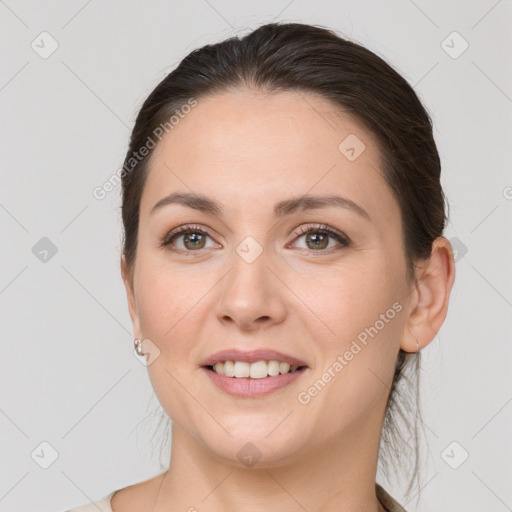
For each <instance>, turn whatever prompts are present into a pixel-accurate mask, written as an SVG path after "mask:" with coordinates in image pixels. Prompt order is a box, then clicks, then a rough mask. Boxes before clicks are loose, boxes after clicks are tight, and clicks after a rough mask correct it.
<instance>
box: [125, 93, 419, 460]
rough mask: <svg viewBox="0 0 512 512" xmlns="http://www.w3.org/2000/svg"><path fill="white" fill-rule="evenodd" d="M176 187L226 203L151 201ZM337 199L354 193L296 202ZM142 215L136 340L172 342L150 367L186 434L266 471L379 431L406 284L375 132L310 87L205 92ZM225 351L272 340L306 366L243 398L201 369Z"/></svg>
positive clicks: (150, 184)
mask: <svg viewBox="0 0 512 512" xmlns="http://www.w3.org/2000/svg"><path fill="white" fill-rule="evenodd" d="M363 144H364V146H363ZM177 193H179V194H185V195H188V194H195V195H201V196H206V197H207V198H208V200H209V201H211V202H214V203H216V205H218V209H219V211H215V210H213V209H211V208H209V209H206V210H204V211H203V210H201V209H196V208H192V207H191V206H186V205H185V204H180V203H177V202H170V203H168V204H164V205H162V206H160V207H158V208H156V209H154V210H152V209H153V207H154V206H155V205H156V204H157V203H158V202H159V201H161V200H162V199H163V198H165V197H167V196H169V195H170V194H177ZM331 196H338V197H341V198H344V200H338V201H337V202H336V201H333V202H331V203H326V204H324V205H320V204H319V203H318V204H314V203H313V201H311V202H305V203H302V207H300V206H298V207H297V205H296V207H295V208H294V207H292V206H293V201H296V200H304V199H307V198H311V197H314V198H318V199H320V200H321V199H322V198H326V197H331ZM290 201H292V203H288V202H290ZM283 202H287V203H285V204H284V205H281V207H279V208H277V210H276V206H277V205H280V204H281V203H283ZM203 205H204V203H203ZM290 205H292V206H290ZM354 205H357V206H354ZM198 206H200V204H199V205H198ZM311 206H315V207H311ZM364 212H366V213H364ZM139 222H140V223H139V231H138V247H137V257H136V265H135V270H134V278H133V285H134V287H133V295H132V289H131V287H130V286H129V285H128V292H129V302H130V313H131V316H132V321H133V325H134V334H135V336H136V337H138V338H140V339H149V340H151V342H152V343H153V344H154V346H156V347H158V350H159V351H160V353H159V355H158V357H156V358H155V359H154V360H153V361H152V362H151V364H149V366H148V371H149V376H150V379H151V382H152V385H153V387H154V390H155V392H156V395H157V397H158V399H159V401H160V403H161V404H162V406H163V408H164V410H165V411H166V412H167V414H168V415H169V416H170V418H171V419H172V421H173V424H174V426H175V427H176V426H177V427H179V429H180V432H182V433H183V434H185V435H187V436H188V438H189V439H190V440H192V439H194V440H195V441H193V442H197V443H198V444H196V446H199V447H201V448H202V449H206V450H207V453H209V454H210V455H213V456H215V457H220V458H221V459H223V460H226V459H228V460H229V461H232V462H233V463H236V464H242V463H243V461H242V459H241V458H240V456H241V455H242V456H243V455H244V453H245V452H244V450H245V451H246V452H247V453H252V452H254V454H255V456H257V457H258V458H259V463H260V465H261V464H265V463H268V465H269V466H270V465H272V464H278V463H282V461H284V460H288V461H293V460H299V459H300V458H301V457H306V456H307V455H308V452H309V451H310V450H315V452H316V453H318V450H319V449H322V447H323V448H328V447H330V448H328V449H332V447H333V446H335V445H336V446H341V445H342V444H344V445H345V447H353V449H354V450H355V449H356V447H357V449H358V450H359V449H360V447H361V443H362V442H363V439H368V435H369V434H370V433H373V434H375V436H374V438H377V439H378V432H380V429H381V426H382V419H383V414H384V411H385V405H386V400H387V396H388V394H389V386H390V384H391V380H392V375H393V371H394V365H395V361H396V357H397V355H398V350H399V348H400V343H401V339H402V336H403V333H404V330H405V327H406V320H407V319H406V311H407V307H406V305H407V298H408V297H409V287H408V285H407V282H406V279H405V276H406V266H405V259H404V253H403V246H402V226H401V217H400V210H399V207H398V204H397V202H396V200H395V199H394V197H393V195H392V192H391V190H390V189H389V187H388V186H387V184H386V182H385V181H384V179H383V178H382V177H381V174H380V171H379V157H378V152H377V147H376V142H375V139H374V138H373V137H372V136H371V135H370V133H369V132H367V131H366V130H364V129H363V128H362V127H361V126H360V125H359V124H356V123H355V122H354V121H352V120H350V119H349V118H348V117H346V116H342V115H341V114H337V115H335V114H334V110H333V106H332V105H331V104H330V103H329V102H327V101H326V100H324V99H322V98H320V97H318V96H315V95H313V94H310V93H298V92H281V93H278V94H274V95H272V96H265V95H263V94H262V93H258V92H248V91H239V92H230V93H223V94H217V95H215V96H212V97H209V98H204V99H199V100H198V104H197V106H195V107H194V108H193V109H192V110H191V112H190V113H188V114H187V115H186V116H185V117H184V118H183V119H181V120H180V122H179V123H178V124H177V125H176V126H175V127H174V128H173V129H172V131H170V132H169V133H168V134H167V135H165V137H164V138H163V139H162V141H161V142H160V143H159V144H158V146H157V147H156V148H155V150H154V153H153V155H152V160H151V165H150V173H149V176H148V179H147V181H146V184H145V188H144V191H143V195H142V199H141V204H140V221H139ZM186 225H191V226H192V227H190V230H189V232H188V233H187V232H185V233H178V234H177V235H176V236H175V237H172V240H171V242H170V243H169V245H167V246H163V245H162V244H163V241H164V240H165V239H168V240H169V235H172V233H173V232H174V231H175V230H176V229H177V228H180V227H182V226H186ZM309 228H311V232H310V233H309V234H308V233H307V230H308V229H309ZM325 228H327V229H330V230H333V232H334V234H329V233H326V232H325V231H324V229H325ZM202 232H203V233H206V234H202ZM336 233H339V234H340V238H337V235H336ZM344 239H345V240H347V243H344V242H343V240H344ZM125 283H128V282H127V281H126V278H125ZM147 346H149V345H147ZM225 349H239V350H240V351H244V352H247V351H252V350H255V349H268V350H275V351H279V352H282V353H283V354H285V355H288V356H292V357H295V358H297V359H299V360H301V361H302V362H304V363H305V365H306V366H307V368H306V369H305V370H303V371H301V372H300V373H299V374H298V375H297V376H296V377H295V378H294V379H293V380H292V381H291V382H289V383H288V384H287V385H285V386H284V387H281V388H278V389H276V390H274V391H273V392H270V393H267V394H265V395H261V396H254V395H253V396H246V397H241V396H234V395H233V394H231V393H229V392H226V391H225V390H223V389H220V388H219V387H217V386H216V385H215V384H214V383H213V380H212V378H211V375H209V374H208V372H209V371H210V370H207V369H205V368H204V367H203V364H204V362H205V360H207V359H208V358H210V356H212V355H214V354H215V353H216V352H218V351H221V350H225ZM153 350H154V349H153ZM264 359H267V358H264ZM269 359H273V358H269ZM239 366H240V367H243V365H239ZM227 378H231V379H235V378H236V377H224V379H227ZM275 378H279V377H267V380H268V379H275ZM255 381H260V379H254V380H253V381H252V382H253V383H255ZM246 382H247V381H245V380H244V383H246ZM260 382H261V381H260ZM255 385H258V382H256V384H255ZM249 442H250V443H252V445H254V447H256V448H254V447H250V445H247V444H246V443H249ZM333 443H334V444H333ZM315 452H313V453H315ZM205 453H206V452H205ZM239 458H240V461H239V460H238V459H239ZM278 461H281V462H278Z"/></svg>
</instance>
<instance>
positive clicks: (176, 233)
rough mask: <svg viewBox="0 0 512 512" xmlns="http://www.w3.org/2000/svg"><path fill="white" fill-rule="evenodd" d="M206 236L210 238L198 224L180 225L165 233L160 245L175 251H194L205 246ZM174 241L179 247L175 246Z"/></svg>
mask: <svg viewBox="0 0 512 512" xmlns="http://www.w3.org/2000/svg"><path fill="white" fill-rule="evenodd" d="M207 238H210V239H211V237H210V235H209V234H208V233H207V232H206V231H204V230H202V229H200V228H199V227H198V226H180V227H179V228H177V229H175V230H173V231H171V232H170V233H169V234H168V235H166V236H165V237H164V239H163V240H161V242H160V245H161V247H167V248H168V249H169V250H171V251H175V252H194V251H199V250H201V249H206V248H207V246H206V240H207ZM180 239H182V240H181V241H179V240H180ZM177 241H178V242H177ZM175 242H177V245H178V246H179V245H180V244H181V247H176V246H175Z"/></svg>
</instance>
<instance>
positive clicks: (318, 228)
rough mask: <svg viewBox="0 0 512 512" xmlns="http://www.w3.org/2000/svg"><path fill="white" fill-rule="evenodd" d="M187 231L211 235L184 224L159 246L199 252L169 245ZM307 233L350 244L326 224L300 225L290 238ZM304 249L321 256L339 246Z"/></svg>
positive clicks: (196, 227)
mask: <svg viewBox="0 0 512 512" xmlns="http://www.w3.org/2000/svg"><path fill="white" fill-rule="evenodd" d="M188 233H199V234H201V235H207V236H209V237H210V238H212V237H211V235H210V234H209V233H208V232H207V231H205V230H204V229H202V228H201V227H199V226H196V225H185V226H180V227H179V228H176V229H175V230H173V231H171V232H170V233H169V234H167V235H166V236H165V237H164V238H163V239H162V240H161V241H160V247H165V248H167V249H168V250H170V251H172V252H176V253H180V254H184V253H185V254H186V255H187V256H193V254H191V253H199V252H201V251H202V249H198V250H195V251H189V250H186V251H185V250H183V249H176V248H174V247H172V246H171V242H172V241H173V240H175V239H176V238H178V237H179V236H180V235H184V234H188ZM308 233H321V234H324V235H329V236H331V237H332V238H335V239H336V240H337V241H338V242H339V243H340V245H341V246H342V247H349V246H350V245H351V241H350V239H349V238H348V237H347V236H346V235H344V234H343V233H341V232H340V231H337V230H335V229H333V228H331V227H330V226H328V225H326V224H315V225H308V226H302V227H301V228H300V229H299V230H297V232H296V233H295V238H294V239H293V240H292V242H293V241H295V240H296V239H297V238H300V237H301V236H304V235H306V234H308ZM303 250H305V251H309V252H312V253H318V255H319V256H322V255H327V254H331V253H333V252H335V251H337V250H340V248H339V247H338V248H336V247H334V248H333V247H331V248H330V249H321V250H317V251H315V250H313V249H303Z"/></svg>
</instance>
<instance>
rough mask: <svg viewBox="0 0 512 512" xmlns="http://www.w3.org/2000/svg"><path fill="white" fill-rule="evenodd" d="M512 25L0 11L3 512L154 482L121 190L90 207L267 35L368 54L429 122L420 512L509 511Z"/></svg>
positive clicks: (355, 4) (107, 10)
mask: <svg viewBox="0 0 512 512" xmlns="http://www.w3.org/2000/svg"><path fill="white" fill-rule="evenodd" d="M511 14H512V2H511V1H510V0H501V1H500V0H498V1H496V0H488V1H487V0H486V1H483V0H480V1H472V2H467V1H462V0H459V1H452V2H446V1H441V0H436V1H427V0H414V1H413V0H393V1H387V2H382V1H379V0H374V1H361V0H351V1H333V0H331V1H328V0H316V1H314V2H308V1H305V0H283V1H277V0H272V1H270V0H264V1H262V0H260V1H258V2H255V1H251V2H236V1H235V0H192V1H189V2H177V1H172V2H169V1H148V2H136V1H133V0H132V1H126V0H122V1H121V0H116V1H109V2H105V1H103V2H101V1H99V0H92V1H91V0H89V1H86V0H74V1H68V2H56V1H52V2H37V1H34V0H32V1H23V2H22V1H15V0H5V1H2V2H0V23H1V27H0V39H1V45H0V48H1V50H0V51H1V74H0V118H1V120H2V123H1V130H2V132H1V137H0V141H1V157H2V158H1V171H2V176H1V188H0V220H1V227H2V234H1V240H2V242H1V249H2V251H1V254H2V259H1V264H0V301H1V312H2V321H1V326H2V335H1V337H2V356H1V360H0V361H1V368H0V378H1V403H0V426H1V436H0V447H1V454H0V460H1V464H0V510H2V511H13V512H18V511H20V512H21V511H26V510H38V511H42V512H45V511H48V512H52V511H53V512H54V511H57V510H65V509H66V507H71V506H76V505H78V504H82V503H86V502H88V501H89V500H91V499H98V498H99V497H102V496H104V495H105V494H107V492H110V491H112V490H114V489H117V488H120V487H122V486H126V485H128V484H132V483H135V482H139V481H142V480H145V479H147V478H150V477H151V476H153V475H155V474H157V473H160V472H161V471H162V467H161V466H160V463H159V460H158V447H157V449H156V450H155V451H154V452H153V453H152V452H151V437H152V436H153V433H154V432H156V431H157V428H156V427H157V425H156V422H155V421H154V420H151V419H150V420H149V422H148V420H147V419H145V418H146V415H147V413H148V412H151V411H152V410H153V409H152V408H153V407H154V405H155V402H156V401H154V400H153V399H152V389H151V386H150V383H149V379H148V377H147V369H146V368H145V367H144V365H143V364H141V363H140V362H139V361H138V360H137V359H136V358H135V357H134V354H133V338H132V331H131V323H130V318H129V315H128V309H127V303H126V296H125V290H124V287H123V284H122V280H121V276H120V272H119V253H120V242H121V220H120V208H119V207H120V204H121V203H120V195H119V192H120V187H115V188H114V190H112V191H110V192H109V193H108V194H106V197H104V198H103V199H97V198H96V197H94V195H93V191H94V189H95V188H96V187H98V186H101V185H102V184H103V183H104V182H105V181H106V180H108V178H109V177H110V176H111V175H112V174H113V173H115V172H116V171H117V170H119V168H120V167H121V165H122V161H123V158H124V155H125V152H126V149H127V144H128V137H129V134H130V131H131V128H132V126H133V123H134V119H135V115H136V113H137V111H138V109H139V108H140V106H141V103H142V101H143V100H144V99H145V98H146V96H147V94H148V93H149V92H150V91H151V90H152V89H153V88H154V86H155V85H156V84H157V83H158V82H159V81H160V80H161V79H162V78H163V77H164V76H165V75H166V74H167V73H168V72H169V71H171V70H172V69H173V68H174V67H175V66H176V65H177V63H178V62H179V61H180V60H181V59H182V58H183V57H184V56H185V55H186V54H188V53H189V52H190V51H191V50H193V49H194V48H196V47H199V46H202V45H204V44H207V43H214V42H218V41H220V40H222V39H225V38H226V37H228V36H230V35H232V34H237V33H238V34H243V33H246V32H247V31H249V30H250V29H253V28H255V27H257V26H259V25H261V24H262V23H266V22H270V21H277V20H278V21H294V22H304V23H311V24H318V25H323V26H326V27H328V28H332V29H334V30H336V31H338V32H339V33H340V34H341V35H345V36H347V37H348V38H349V39H353V40H355V41H357V42H360V43H361V44H363V45H365V46H367V47H368V48H369V49H370V50H372V51H374V52H376V53H377V54H378V55H380V56H382V57H383V58H385V59H386V60H387V61H388V62H389V63H391V64H392V65H393V66H394V67H395V68H396V69H397V70H398V71H399V72H400V73H402V74H403V75H404V77H405V78H406V79H407V80H408V81H409V83H410V84H411V85H412V86H413V87H414V89H415V90H416V92H417V93H418V95H419V97H420V99H421V100H422V101H423V102H424V104H425V105H426V107H427V109H428V111H429V112H430V114H431V116H432V120H433V123H434V126H435V137H436V142H437V144H438V148H439V152H440V156H441V160H442V168H443V171H442V176H443V177H442V182H443V186H444V189H445V192H446V195H447V197H448V199H449V204H450V222H449V225H448V228H447V230H446V233H445V235H446V237H447V238H448V239H450V240H451V242H452V244H453V246H454V248H455V249H456V259H457V263H456V272H457V276H456V282H455V285H454V289H453V292H452V297H451V303H450V306H449V310H448V317H447V320H446V322H445V324H444V325H443V327H442V328H441V330H440V332H439V334H438V335H437V336H436V339H435V340H434V341H433V342H432V343H431V344H430V345H429V346H428V347H427V348H426V349H425V350H423V352H422V354H423V363H422V370H421V379H422V382H423V383H422V388H421V392H422V395H423V401H422V405H423V419H424V422H425V427H426V433H427V441H428V453H426V452H425V451H424V454H425V456H426V457H427V462H426V467H427V471H426V472H425V474H424V475H423V480H422V498H421V500H420V502H419V506H418V508H417V510H421V511H425V512H439V511H451V512H456V511H461V512H462V511H464V512H481V511H482V510H485V511H486V512H491V511H496V512H500V511H502V510H510V508H511V507H512V488H511V486H510V482H511V481H512V474H511V473H512V471H511V470H512V467H511V448H512V446H511V445H512V437H511V436H510V432H512V428H511V427H512V425H511V424H512V403H511V402H512V386H511V371H510V366H511V361H512V358H511V352H512V348H511V343H510V340H511V331H512V325H511V322H510V318H511V310H512V286H511V272H510V262H511V261H512V254H511V245H512V244H511V238H510V233H512V225H511V224H512V222H511V220H512V215H511V213H512V176H511V173H510V168H511V153H510V146H511V141H512V130H511V113H512V79H511V65H510V63H511V62H512V59H511V57H512V55H511V53H512V52H511V50H512V35H511V34H512V31H511V30H510V26H511V17H512V16H511ZM161 432H162V431H161ZM157 435H158V434H157ZM167 457H168V455H167V454H166V455H165V456H164V457H163V459H162V460H163V461H165V462H164V463H165V464H167V462H168V461H166V459H167ZM379 480H380V481H381V482H383V483H384V485H385V487H386V488H387V490H388V491H389V492H390V493H391V494H392V495H393V496H394V497H395V498H396V499H397V500H398V501H400V502H401V503H402V504H404V506H405V507H406V508H407V510H415V509H416V508H415V507H416V504H415V500H411V501H409V502H408V503H406V502H405V500H403V499H402V497H403V494H402V493H403V491H404V489H402V488H401V487H400V485H393V486H392V487H391V486H389V485H386V482H385V481H384V480H383V479H382V478H381V477H380V476H379Z"/></svg>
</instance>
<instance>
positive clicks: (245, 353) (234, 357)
mask: <svg viewBox="0 0 512 512" xmlns="http://www.w3.org/2000/svg"><path fill="white" fill-rule="evenodd" d="M224 361H245V362H247V363H255V362H257V361H280V362H284V363H288V364H289V365H290V366H307V364H306V363H305V362H304V361H301V360H300V359H297V358H296V357H293V356H290V355H288V354H283V353H282V352H278V351H276V350H268V349H264V348H260V349H256V350H240V349H237V348H228V349H226V350H221V351H220V352H215V354H212V355H211V356H210V357H208V358H207V359H205V360H204V361H203V362H202V363H201V365H202V366H213V365H215V364H216V363H220V362H224Z"/></svg>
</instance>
